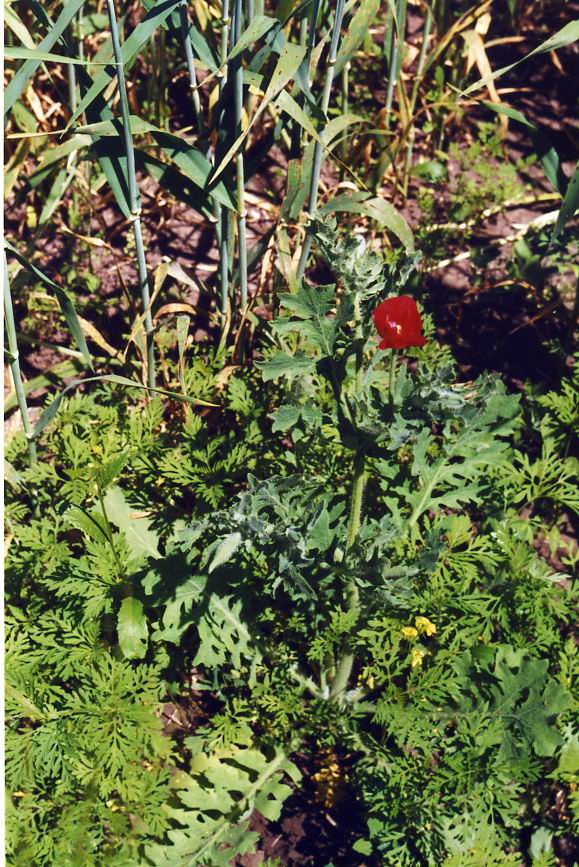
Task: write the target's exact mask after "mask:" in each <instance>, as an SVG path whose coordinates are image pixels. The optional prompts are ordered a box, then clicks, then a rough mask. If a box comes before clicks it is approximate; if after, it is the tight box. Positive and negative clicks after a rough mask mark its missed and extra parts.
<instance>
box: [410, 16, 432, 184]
mask: <svg viewBox="0 0 579 867" xmlns="http://www.w3.org/2000/svg"><path fill="white" fill-rule="evenodd" d="M433 21H434V16H433V13H432V7H431V6H430V5H428V6H427V7H426V14H425V16H424V27H423V30H422V42H421V43H420V54H419V55H418V63H417V65H416V77H415V79H414V86H413V88H412V96H411V99H410V108H409V112H408V113H409V115H410V117H411V118H413V117H414V109H415V108H416V100H417V99H418V88H419V85H420V81H421V79H422V76H423V74H424V67H425V65H426V52H427V49H428V40H429V38H430V31H431V30H432V23H433ZM415 134H416V127H415V125H414V121H413V120H411V121H410V131H409V133H408V142H407V145H406V159H405V163H404V171H403V180H402V188H403V191H404V198H406V196H407V195H408V180H409V177H410V169H411V168H412V151H413V150H414V137H415Z"/></svg>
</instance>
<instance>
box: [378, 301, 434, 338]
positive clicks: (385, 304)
mask: <svg viewBox="0 0 579 867" xmlns="http://www.w3.org/2000/svg"><path fill="white" fill-rule="evenodd" d="M372 315H373V317H374V325H375V326H376V331H377V332H378V334H379V335H380V337H381V338H382V340H381V341H380V349H406V347H407V346H424V344H425V343H426V338H425V337H423V335H422V319H421V318H420V313H419V312H418V307H417V306H416V301H415V300H414V298H411V297H410V296H409V295H398V297H396V298H388V299H387V300H386V301H382V303H381V304H379V305H378V307H376V309H375V310H374V313H373V314H372Z"/></svg>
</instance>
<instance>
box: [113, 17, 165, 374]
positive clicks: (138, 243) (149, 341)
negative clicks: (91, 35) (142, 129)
mask: <svg viewBox="0 0 579 867" xmlns="http://www.w3.org/2000/svg"><path fill="white" fill-rule="evenodd" d="M107 9H108V13H109V22H110V27H111V38H112V42H113V52H114V55H115V68H116V73H117V82H118V86H119V97H120V103H121V116H122V121H123V140H124V147H125V156H126V158H127V179H128V184H129V206H130V211H131V218H130V219H131V223H132V224H133V232H134V235H135V248H136V251H137V268H138V274H139V288H140V291H141V299H142V305H143V310H144V311H145V340H146V347H147V381H148V385H149V388H155V346H154V343H153V317H152V315H151V297H150V293H149V278H148V275H147V263H146V259H145V246H144V243H143V233H142V230H141V216H140V214H141V201H140V196H139V188H138V186H137V173H136V169H135V150H134V147H133V136H132V134H131V115H130V110H129V99H128V96H127V85H126V81H125V71H124V66H123V56H122V52H121V43H120V40H119V29H118V26H117V18H116V14H115V5H114V0H107Z"/></svg>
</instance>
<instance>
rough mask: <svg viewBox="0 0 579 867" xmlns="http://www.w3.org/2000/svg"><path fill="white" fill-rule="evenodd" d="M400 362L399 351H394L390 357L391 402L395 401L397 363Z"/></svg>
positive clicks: (389, 383) (389, 382)
mask: <svg viewBox="0 0 579 867" xmlns="http://www.w3.org/2000/svg"><path fill="white" fill-rule="evenodd" d="M397 360H398V350H397V349H393V350H392V355H391V357H390V375H389V378H388V395H389V397H390V402H392V401H393V400H394V384H395V382H396V361H397Z"/></svg>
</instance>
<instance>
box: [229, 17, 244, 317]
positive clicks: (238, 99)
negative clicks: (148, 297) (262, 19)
mask: <svg viewBox="0 0 579 867" xmlns="http://www.w3.org/2000/svg"><path fill="white" fill-rule="evenodd" d="M242 13H243V10H242V0H234V2H233V21H232V26H231V41H232V43H233V44H234V45H235V44H236V42H238V40H239V39H240V38H241V33H242ZM230 67H231V73H232V79H233V98H234V109H235V132H234V138H235V139H237V138H238V137H239V136H240V135H241V120H242V113H243V62H242V56H241V54H238V55H237V56H236V57H234V58H233V60H232V61H231V64H230ZM235 173H236V179H237V208H238V213H237V253H238V258H239V290H240V303H241V308H242V309H243V308H244V307H245V305H246V304H247V233H246V217H247V212H246V210H245V167H244V162H243V145H242V146H241V148H240V150H239V152H238V153H237V155H236V157H235Z"/></svg>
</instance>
